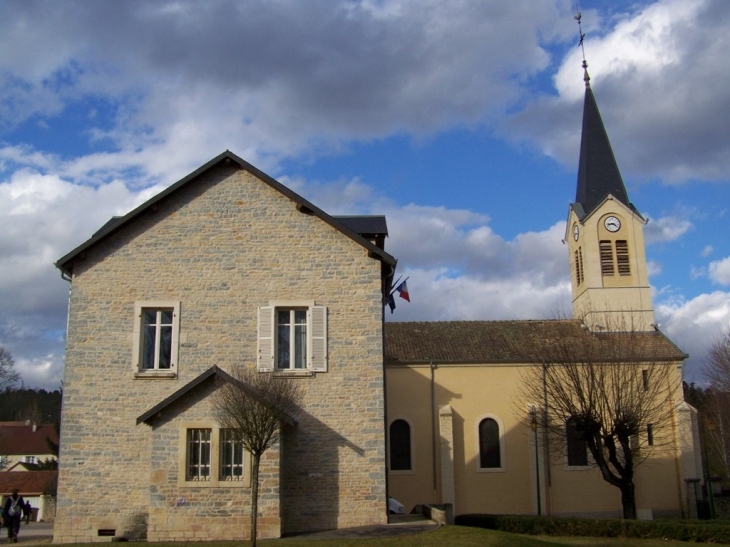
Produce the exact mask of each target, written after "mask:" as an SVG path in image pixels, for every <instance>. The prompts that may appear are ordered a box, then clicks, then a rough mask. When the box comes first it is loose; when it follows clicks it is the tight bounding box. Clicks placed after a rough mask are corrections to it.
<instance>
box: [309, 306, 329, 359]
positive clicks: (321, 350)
mask: <svg viewBox="0 0 730 547" xmlns="http://www.w3.org/2000/svg"><path fill="white" fill-rule="evenodd" d="M309 317H310V322H309V326H310V328H309V332H310V339H309V356H308V359H309V369H310V370H313V371H314V372H327V307H326V306H312V308H311V309H310V310H309Z"/></svg>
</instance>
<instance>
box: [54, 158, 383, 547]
mask: <svg viewBox="0 0 730 547" xmlns="http://www.w3.org/2000/svg"><path fill="white" fill-rule="evenodd" d="M380 268H381V264H380V262H378V261H376V260H373V259H371V258H368V256H367V251H366V250H365V249H364V248H362V247H361V246H359V245H357V244H356V243H354V242H353V241H352V240H351V239H349V238H348V237H346V236H344V235H343V234H341V233H340V232H338V231H337V230H335V229H333V228H332V227H330V226H328V225H326V224H325V223H324V222H322V221H321V220H319V219H318V218H316V217H314V216H311V215H307V214H303V213H301V212H299V211H297V210H296V208H295V204H294V203H293V202H291V201H290V200H289V199H287V198H285V197H283V196H282V195H281V194H280V193H278V192H277V191H275V190H274V189H272V188H271V187H269V186H268V185H266V184H264V183H263V182H261V181H260V180H258V179H257V178H256V177H255V176H253V175H252V174H250V173H248V172H246V171H243V170H239V169H237V168H235V167H233V166H230V167H224V166H218V167H216V168H215V169H213V170H211V171H209V172H207V173H206V174H205V175H204V178H203V179H202V180H199V181H194V182H192V183H189V184H188V185H187V186H186V187H184V188H183V189H182V190H180V191H178V192H177V193H175V194H173V195H172V196H171V197H170V198H168V199H166V200H164V201H162V202H159V203H158V207H156V208H155V210H154V211H148V212H146V213H144V214H143V215H142V216H141V217H139V218H138V219H137V220H136V221H135V222H134V223H133V224H131V225H130V226H128V227H126V228H124V229H122V230H120V231H119V232H118V233H116V234H115V235H114V236H112V237H110V238H109V239H107V240H105V241H104V242H102V243H100V244H99V245H97V246H96V247H93V248H91V249H90V250H89V251H88V253H87V256H86V258H85V260H84V261H83V262H78V263H76V264H75V266H74V276H73V283H72V290H71V300H70V310H69V325H68V342H67V354H66V369H65V378H64V402H63V419H62V432H61V457H60V461H61V464H60V469H59V488H58V509H57V520H56V527H55V537H54V541H55V542H76V541H102V540H105V541H108V538H101V537H98V536H97V530H98V529H99V528H112V529H115V530H116V534H117V535H127V536H130V537H144V536H145V535H146V534H147V526H148V522H149V520H148V519H149V507H150V499H151V496H154V495H155V492H154V490H151V486H150V472H151V468H150V462H151V461H152V460H153V459H154V458H156V457H157V454H156V453H155V451H153V449H152V433H151V429H150V427H149V426H147V425H144V424H140V425H137V424H136V423H135V421H136V418H137V417H138V416H140V415H141V414H142V413H144V412H145V411H147V410H149V409H150V408H152V407H153V406H154V405H155V404H157V403H158V402H160V401H161V400H162V399H164V398H165V397H168V396H169V395H171V394H172V393H174V392H175V391H176V390H178V389H179V388H180V387H182V386H184V385H185V384H187V383H188V382H190V381H191V380H193V379H194V378H196V377H197V376H198V375H199V374H201V373H202V372H204V371H205V370H207V369H208V368H209V367H211V366H212V365H214V364H217V365H218V366H219V367H221V368H223V369H228V368H230V367H232V366H234V365H241V364H246V365H250V366H253V365H254V364H255V363H256V356H257V353H256V352H257V309H258V308H259V307H260V306H264V305H268V304H269V303H270V302H271V301H276V300H310V301H314V302H315V303H316V304H318V305H323V306H327V310H328V352H329V371H328V372H326V373H318V374H317V375H316V376H313V377H308V378H301V379H300V380H299V381H301V382H302V385H303V386H304V390H305V393H306V395H305V398H304V401H303V405H302V408H303V413H302V416H300V417H299V424H298V426H297V428H296V432H295V434H293V435H292V436H291V437H290V438H289V439H287V440H286V442H285V444H284V446H283V447H282V461H283V462H286V463H285V465H286V468H285V469H283V470H282V480H281V488H280V491H281V517H282V530H284V531H290V530H293V529H299V530H306V529H321V528H334V527H337V526H351V525H364V524H374V523H382V522H385V520H386V518H387V516H386V499H385V450H384V434H383V422H384V395H383V363H382V355H383V347H382V306H381V273H380ZM149 300H162V301H180V302H181V311H180V343H179V359H178V366H177V369H178V375H177V378H174V379H166V378H156V379H139V378H135V375H134V372H135V371H134V368H133V364H132V353H133V351H132V346H133V344H132V333H133V326H134V321H135V319H134V317H133V316H134V305H135V302H138V301H149ZM166 440H167V441H169V442H170V443H172V444H174V443H176V442H177V438H176V436H173V435H172V434H171V435H170V437H169V438H166ZM287 452H288V453H287ZM264 487H266V485H264ZM169 495H171V494H169ZM219 510H220V511H221V513H220V514H221V516H228V517H231V518H234V517H235V518H238V517H239V516H241V515H244V514H245V512H246V509H245V507H244V506H243V505H240V506H239V505H234V506H232V507H226V506H221V507H220V508H219ZM167 511H168V512H169V514H170V518H172V516H173V515H174V514H175V512H176V509H175V508H174V507H169V506H168V507H167ZM155 518H163V517H162V516H160V515H156V517H155ZM209 537H211V538H213V535H210V536H209ZM221 539H222V538H221Z"/></svg>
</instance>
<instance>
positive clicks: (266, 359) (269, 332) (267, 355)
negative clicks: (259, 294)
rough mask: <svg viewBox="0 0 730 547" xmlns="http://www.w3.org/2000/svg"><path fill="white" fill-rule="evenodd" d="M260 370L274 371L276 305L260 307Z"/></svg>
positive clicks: (258, 365)
mask: <svg viewBox="0 0 730 547" xmlns="http://www.w3.org/2000/svg"><path fill="white" fill-rule="evenodd" d="M256 366H257V368H258V371H259V372H273V371H274V307H273V306H263V307H261V308H259V347H258V363H257V365H256Z"/></svg>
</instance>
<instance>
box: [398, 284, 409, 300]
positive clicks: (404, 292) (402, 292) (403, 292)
mask: <svg viewBox="0 0 730 547" xmlns="http://www.w3.org/2000/svg"><path fill="white" fill-rule="evenodd" d="M395 290H396V291H398V296H400V297H401V298H402V299H404V300H407V301H408V302H410V301H411V297H410V296H409V295H408V285H406V282H405V281H404V282H403V283H401V284H400V285H398V286H397V287H396V288H395Z"/></svg>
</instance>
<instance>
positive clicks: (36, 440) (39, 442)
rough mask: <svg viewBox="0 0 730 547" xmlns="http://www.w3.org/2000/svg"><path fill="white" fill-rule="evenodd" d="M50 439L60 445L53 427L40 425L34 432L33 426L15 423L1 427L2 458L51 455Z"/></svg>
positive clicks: (0, 453) (0, 451)
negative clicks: (48, 441)
mask: <svg viewBox="0 0 730 547" xmlns="http://www.w3.org/2000/svg"><path fill="white" fill-rule="evenodd" d="M48 438H50V439H51V441H53V442H54V443H55V444H58V435H57V434H56V429H55V428H54V426H53V425H50V424H42V425H39V426H38V428H37V429H36V431H35V432H34V431H33V426H32V425H25V424H24V423H23V422H15V423H13V424H12V425H4V424H3V425H0V455H2V456H35V455H41V454H50V453H51V450H50V448H49V447H48V443H47V442H46V439H48Z"/></svg>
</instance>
